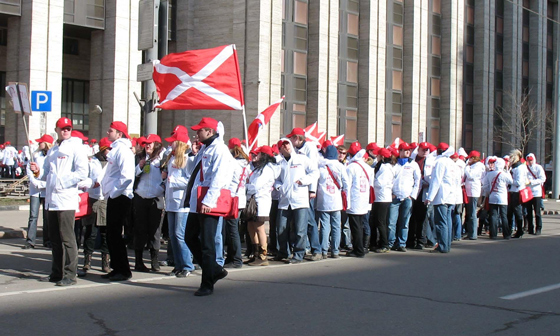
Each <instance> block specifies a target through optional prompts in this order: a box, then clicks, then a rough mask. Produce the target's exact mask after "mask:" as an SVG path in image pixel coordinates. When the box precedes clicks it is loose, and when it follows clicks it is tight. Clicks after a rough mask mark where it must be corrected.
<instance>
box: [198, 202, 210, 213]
mask: <svg viewBox="0 0 560 336" xmlns="http://www.w3.org/2000/svg"><path fill="white" fill-rule="evenodd" d="M210 211H212V208H211V207H209V206H207V205H204V204H202V207H201V208H200V213H202V214H207V213H210Z"/></svg>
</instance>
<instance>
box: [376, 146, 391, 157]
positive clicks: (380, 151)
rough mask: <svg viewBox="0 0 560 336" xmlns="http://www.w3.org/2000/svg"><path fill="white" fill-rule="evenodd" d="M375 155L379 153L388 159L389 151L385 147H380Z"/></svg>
mask: <svg viewBox="0 0 560 336" xmlns="http://www.w3.org/2000/svg"><path fill="white" fill-rule="evenodd" d="M377 155H381V156H383V157H384V158H386V159H388V158H390V157H391V152H390V151H389V150H388V149H387V148H380V149H379V151H378V152H377Z"/></svg>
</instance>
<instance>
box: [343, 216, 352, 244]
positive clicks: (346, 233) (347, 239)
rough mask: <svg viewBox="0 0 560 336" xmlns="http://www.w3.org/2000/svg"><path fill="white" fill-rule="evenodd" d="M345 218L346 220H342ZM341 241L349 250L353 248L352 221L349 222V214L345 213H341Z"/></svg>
mask: <svg viewBox="0 0 560 336" xmlns="http://www.w3.org/2000/svg"><path fill="white" fill-rule="evenodd" d="M342 219H344V222H343V221H342ZM341 227H342V230H341V231H342V232H341V236H340V239H341V242H342V244H343V246H342V247H346V248H348V249H349V250H351V249H352V247H353V246H352V233H351V232H350V223H349V222H348V216H347V215H346V213H344V216H342V215H341Z"/></svg>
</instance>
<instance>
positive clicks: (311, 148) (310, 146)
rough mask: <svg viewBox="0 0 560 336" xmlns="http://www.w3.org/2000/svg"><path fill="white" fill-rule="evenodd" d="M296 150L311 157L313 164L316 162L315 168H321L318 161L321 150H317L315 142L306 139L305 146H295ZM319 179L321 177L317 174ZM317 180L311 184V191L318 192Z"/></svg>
mask: <svg viewBox="0 0 560 336" xmlns="http://www.w3.org/2000/svg"><path fill="white" fill-rule="evenodd" d="M294 150H295V151H296V152H297V153H298V154H302V155H305V156H307V157H308V158H309V160H310V161H311V164H314V165H315V167H314V169H315V170H317V171H318V170H319V167H318V165H317V164H318V162H319V151H318V150H317V146H316V145H315V143H313V142H310V141H305V142H304V143H303V146H301V148H299V149H298V148H295V147H294ZM318 179H319V177H318V176H317V180H318ZM317 180H315V181H313V182H312V183H311V184H310V185H309V191H310V192H317Z"/></svg>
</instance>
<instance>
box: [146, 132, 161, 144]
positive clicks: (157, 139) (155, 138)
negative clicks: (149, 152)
mask: <svg viewBox="0 0 560 336" xmlns="http://www.w3.org/2000/svg"><path fill="white" fill-rule="evenodd" d="M153 142H159V143H161V138H160V137H159V135H157V134H148V136H147V137H146V140H144V143H145V144H151V143H153Z"/></svg>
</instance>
